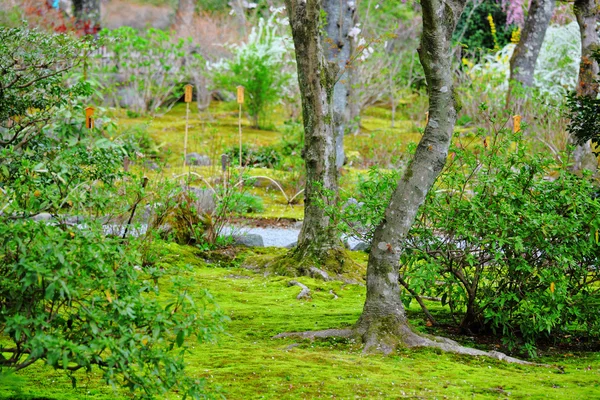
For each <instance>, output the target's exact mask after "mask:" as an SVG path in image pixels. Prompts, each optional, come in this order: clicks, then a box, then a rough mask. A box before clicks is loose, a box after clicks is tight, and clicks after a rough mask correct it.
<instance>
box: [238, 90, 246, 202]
mask: <svg viewBox="0 0 600 400" xmlns="http://www.w3.org/2000/svg"><path fill="white" fill-rule="evenodd" d="M237 102H238V104H239V105H240V112H239V114H238V130H239V132H240V182H242V104H243V103H244V87H243V86H241V85H240V86H238V87H237ZM240 190H241V186H240Z"/></svg>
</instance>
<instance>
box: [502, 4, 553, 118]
mask: <svg viewBox="0 0 600 400" xmlns="http://www.w3.org/2000/svg"><path fill="white" fill-rule="evenodd" d="M555 5H556V0H531V4H530V6H529V12H528V14H527V19H526V20H525V26H524V27H523V31H522V32H521V40H519V43H517V46H516V47H515V51H514V52H513V55H512V57H511V58H510V80H509V88H508V97H507V102H506V104H507V106H508V105H509V104H511V102H512V101H513V100H515V98H516V96H517V94H516V93H515V92H518V88H519V87H523V88H528V87H531V86H532V85H533V73H534V71H535V63H536V62H537V59H538V56H539V54H540V49H541V48H542V43H543V42H544V37H545V36H546V30H547V29H548V25H549V24H550V18H552V13H553V12H554V6H555Z"/></svg>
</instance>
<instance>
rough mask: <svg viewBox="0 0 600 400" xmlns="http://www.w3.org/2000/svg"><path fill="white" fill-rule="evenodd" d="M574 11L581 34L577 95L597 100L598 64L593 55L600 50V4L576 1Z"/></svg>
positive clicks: (591, 0) (584, 0)
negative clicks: (599, 28)
mask: <svg viewBox="0 0 600 400" xmlns="http://www.w3.org/2000/svg"><path fill="white" fill-rule="evenodd" d="M573 11H574V12H575V17H577V23H578V24H579V32H580V34H581V62H580V63H579V82H578V85H577V94H578V95H579V96H588V97H592V98H596V97H597V96H598V82H597V79H598V62H597V61H596V60H595V59H594V58H593V57H592V53H593V52H594V51H597V50H600V44H599V42H598V32H597V31H596V29H597V25H598V15H599V14H600V3H598V1H597V0H576V1H575V4H574V6H573Z"/></svg>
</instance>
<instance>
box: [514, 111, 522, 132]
mask: <svg viewBox="0 0 600 400" xmlns="http://www.w3.org/2000/svg"><path fill="white" fill-rule="evenodd" d="M520 130H521V116H520V115H514V116H513V132H514V133H517V132H519V131H520Z"/></svg>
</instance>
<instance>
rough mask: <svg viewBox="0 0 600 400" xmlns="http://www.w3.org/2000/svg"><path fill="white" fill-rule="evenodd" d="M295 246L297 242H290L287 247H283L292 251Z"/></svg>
mask: <svg viewBox="0 0 600 400" xmlns="http://www.w3.org/2000/svg"><path fill="white" fill-rule="evenodd" d="M297 245H298V242H292V243H290V244H288V245H287V246H285V248H286V249H293V248H294V247H296V246H297Z"/></svg>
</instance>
